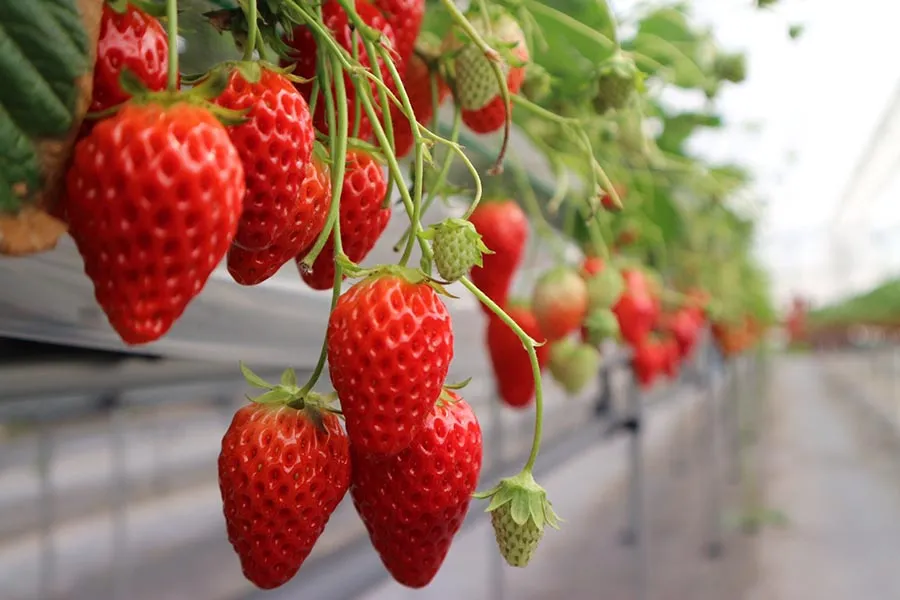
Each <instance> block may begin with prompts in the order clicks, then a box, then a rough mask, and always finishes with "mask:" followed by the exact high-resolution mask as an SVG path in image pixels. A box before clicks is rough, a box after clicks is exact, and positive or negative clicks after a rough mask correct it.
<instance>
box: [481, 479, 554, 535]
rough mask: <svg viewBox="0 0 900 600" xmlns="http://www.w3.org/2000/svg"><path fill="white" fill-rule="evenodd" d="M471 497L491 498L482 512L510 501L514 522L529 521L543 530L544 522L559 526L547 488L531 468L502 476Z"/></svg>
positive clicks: (495, 508) (522, 522) (521, 523)
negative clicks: (494, 485)
mask: <svg viewBox="0 0 900 600" xmlns="http://www.w3.org/2000/svg"><path fill="white" fill-rule="evenodd" d="M472 497H473V498H478V499H480V500H485V499H488V498H490V500H491V501H490V504H488V507H487V508H486V509H485V512H493V511H495V510H497V509H498V508H500V507H501V506H504V505H506V504H510V508H511V509H512V516H513V520H514V521H515V522H516V524H517V525H525V524H526V522H528V521H529V520H530V521H531V522H532V523H534V525H535V526H537V527H538V529H539V530H541V531H543V529H544V527H545V526H547V525H549V526H550V527H552V528H553V529H559V523H560V522H561V521H562V519H560V518H559V516H558V515H557V514H556V512H555V511H554V510H553V505H552V504H551V503H550V501H549V500H548V499H547V490H545V489H544V488H543V487H541V486H540V485H539V484H538V482H537V481H535V479H534V475H533V474H532V473H531V471H521V472H519V473H518V474H517V475H514V476H512V477H505V478H503V479H501V480H500V483H499V484H497V486H496V487H494V488H493V489H491V490H489V491H487V492H476V493H475V494H473V495H472Z"/></svg>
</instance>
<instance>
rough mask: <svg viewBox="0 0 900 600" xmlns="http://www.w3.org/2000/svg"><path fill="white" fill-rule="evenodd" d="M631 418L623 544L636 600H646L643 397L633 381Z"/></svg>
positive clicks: (627, 427) (626, 423)
mask: <svg viewBox="0 0 900 600" xmlns="http://www.w3.org/2000/svg"><path fill="white" fill-rule="evenodd" d="M627 394H628V407H629V409H628V412H629V414H628V417H627V418H626V420H625V421H624V422H623V423H622V427H623V428H624V429H625V430H626V431H627V432H628V434H629V438H628V456H629V473H630V477H629V482H628V525H627V528H626V529H625V531H624V532H623V534H622V542H623V543H625V544H627V545H633V546H634V589H635V598H636V599H637V600H645V599H646V598H647V539H646V531H645V529H644V509H645V506H644V457H643V419H642V414H641V412H642V411H641V397H640V394H639V393H638V389H637V383H636V382H635V380H634V378H633V377H630V378H629V380H628V388H627Z"/></svg>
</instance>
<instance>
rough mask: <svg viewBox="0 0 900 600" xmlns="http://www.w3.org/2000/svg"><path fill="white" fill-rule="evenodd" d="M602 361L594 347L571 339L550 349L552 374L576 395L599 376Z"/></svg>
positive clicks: (567, 389) (560, 342) (564, 387)
mask: <svg viewBox="0 0 900 600" xmlns="http://www.w3.org/2000/svg"><path fill="white" fill-rule="evenodd" d="M613 319H615V317H613ZM602 360H603V357H602V356H601V355H600V351H599V350H597V349H596V348H595V347H594V346H591V345H588V344H579V343H576V342H574V341H572V340H571V339H569V338H567V339H564V340H559V341H558V342H555V343H554V344H553V345H552V346H551V347H550V374H551V375H553V378H554V379H555V380H556V381H557V382H559V384H560V385H561V386H562V387H563V389H564V390H566V392H567V393H569V394H570V395H575V394H577V393H578V392H580V391H581V390H582V389H584V386H585V385H587V384H588V382H589V381H590V380H591V379H592V378H593V377H594V376H595V375H597V372H598V371H599V369H600V362H601V361H602Z"/></svg>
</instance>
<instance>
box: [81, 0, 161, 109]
mask: <svg viewBox="0 0 900 600" xmlns="http://www.w3.org/2000/svg"><path fill="white" fill-rule="evenodd" d="M124 69H128V70H129V71H130V72H131V73H132V74H133V75H134V76H135V77H137V79H138V80H139V81H141V82H142V83H143V84H144V85H145V86H146V87H147V89H149V90H152V91H160V90H163V89H165V87H166V79H167V74H168V70H169V41H168V38H167V37H166V31H165V30H164V29H163V27H162V25H160V24H159V21H157V20H156V19H155V18H153V17H151V16H150V15H148V14H147V13H145V12H144V11H142V10H141V9H140V8H138V7H136V6H135V5H133V4H130V3H129V4H127V5H126V7H125V11H124V12H120V11H119V10H117V9H115V8H113V7H112V6H110V4H109V3H107V2H104V3H103V13H102V15H101V17H100V38H99V40H98V41H97V61H96V63H95V65H94V87H93V92H92V95H91V107H90V109H89V110H90V111H91V112H99V111H103V110H106V109H108V108H112V107H113V106H116V105H118V104H122V103H123V102H125V101H126V100H128V99H129V98H131V96H130V94H128V92H126V91H125V90H123V89H122V86H120V85H119V78H120V76H121V75H122V71H123V70H124Z"/></svg>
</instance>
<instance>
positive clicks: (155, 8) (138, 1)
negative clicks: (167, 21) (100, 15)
mask: <svg viewBox="0 0 900 600" xmlns="http://www.w3.org/2000/svg"><path fill="white" fill-rule="evenodd" d="M106 5H107V6H108V7H109V8H110V10H112V11H113V12H114V13H117V14H120V15H124V14H125V13H126V12H128V6H129V5H130V6H134V7H135V8H137V9H139V10H140V11H142V12H145V13H147V14H148V15H150V16H151V17H156V18H160V17H165V16H166V6H165V4H160V3H159V2H149V1H148V0H106Z"/></svg>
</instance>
